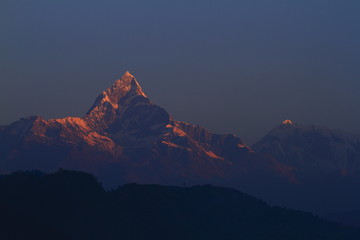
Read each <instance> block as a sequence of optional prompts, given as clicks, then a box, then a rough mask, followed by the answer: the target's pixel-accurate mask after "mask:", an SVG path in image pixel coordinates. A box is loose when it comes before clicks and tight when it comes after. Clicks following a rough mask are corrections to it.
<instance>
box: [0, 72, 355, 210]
mask: <svg viewBox="0 0 360 240" xmlns="http://www.w3.org/2000/svg"><path fill="white" fill-rule="evenodd" d="M239 127H241V126H239ZM59 168H65V169H72V170H81V171H85V172H89V173H92V174H94V175H95V176H96V177H97V178H98V179H99V180H100V181H101V182H102V183H103V184H104V186H106V187H107V188H114V187H116V186H118V185H120V184H124V183H129V182H137V183H151V184H163V185H184V184H187V185H193V184H204V183H212V184H217V185H222V186H229V187H235V188H238V189H242V190H244V191H246V192H249V193H251V194H254V195H255V196H259V197H261V198H264V199H266V200H268V201H270V202H271V203H277V204H280V205H282V206H290V207H295V208H300V209H305V210H312V211H316V212H334V211H333V210H336V211H346V210H354V209H360V191H359V190H360V189H359V184H358V183H359V179H360V136H359V135H355V134H350V133H345V132H341V131H335V130H330V129H327V128H323V127H317V126H301V125H298V124H296V123H293V122H292V121H290V120H286V121H284V122H283V123H281V124H280V125H279V126H277V127H275V128H274V129H273V130H272V131H271V132H270V133H268V134H267V135H266V136H265V137H264V138H262V139H261V140H259V141H258V142H257V143H255V144H254V145H253V146H252V147H250V146H248V145H246V143H244V142H243V141H242V140H241V139H240V138H239V137H237V136H235V135H233V134H214V133H211V132H210V131H208V130H206V129H204V128H203V127H201V126H197V125H193V124H189V123H186V122H182V121H177V120H175V119H174V118H173V117H172V116H171V115H170V114H169V113H168V112H167V111H166V110H165V109H163V108H161V107H159V106H157V105H155V104H154V103H153V102H152V101H151V100H150V99H149V98H148V97H147V95H146V94H145V93H144V92H143V90H142V88H141V86H140V85H139V83H138V82H137V80H136V79H135V77H134V76H133V75H131V74H130V73H129V72H126V73H125V74H124V75H123V76H122V77H121V78H120V79H118V80H116V82H115V83H114V84H113V85H112V86H111V87H110V88H108V89H106V90H105V91H103V92H102V93H101V94H100V95H99V96H98V97H97V98H96V100H95V102H94V104H93V105H92V107H91V108H90V109H89V111H88V112H87V113H86V115H85V116H84V117H81V118H79V117H66V118H62V119H49V120H46V119H44V118H42V117H40V116H30V117H26V118H22V119H20V120H18V121H16V122H14V123H12V124H10V125H8V126H3V127H1V128H0V172H1V173H11V172H14V171H17V170H29V169H38V170H41V171H44V172H54V171H56V170H57V169H59Z"/></svg>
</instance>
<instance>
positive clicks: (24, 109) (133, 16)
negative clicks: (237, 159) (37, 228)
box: [0, 0, 360, 144]
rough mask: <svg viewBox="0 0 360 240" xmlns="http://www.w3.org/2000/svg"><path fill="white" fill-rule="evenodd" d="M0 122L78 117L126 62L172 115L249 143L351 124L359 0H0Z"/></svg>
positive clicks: (355, 126) (359, 43) (359, 81)
mask: <svg viewBox="0 0 360 240" xmlns="http://www.w3.org/2000/svg"><path fill="white" fill-rule="evenodd" d="M0 29H1V38H0V51H1V54H0V81H1V85H0V86H1V87H0V109H1V115H0V124H2V125H5V124H9V123H11V122H12V121H15V120H17V119H19V118H20V117H22V116H28V115H42V116H44V117H45V118H55V117H65V116H82V115H83V114H84V113H85V112H86V111H87V109H88V108H89V107H90V106H91V105H92V103H93V101H94V100H95V98H96V96H97V95H98V94H99V93H100V92H101V91H102V90H103V89H105V88H107V87H108V86H110V85H111V84H112V83H113V82H114V81H115V80H116V79H117V78H119V77H120V76H121V75H122V73H124V72H125V71H126V70H129V71H130V72H131V73H132V74H133V75H135V77H136V78H137V80H138V81H139V83H140V84H141V85H142V87H143V89H144V91H145V93H146V94H147V95H148V96H149V97H150V98H151V99H152V100H153V102H155V103H156V104H158V105H160V106H162V107H164V108H165V109H167V110H168V111H169V112H170V113H171V114H172V115H173V116H174V117H175V118H176V119H177V120H182V121H187V122H189V123H195V124H199V125H202V126H205V127H207V128H208V129H209V130H211V131H214V132H217V133H222V132H231V133H235V134H237V135H239V136H240V137H242V138H243V139H244V140H245V142H247V143H250V144H251V143H252V142H254V141H255V140H257V139H258V138H260V137H261V136H263V135H264V134H265V133H266V132H267V131H269V130H270V129H271V128H273V127H274V126H275V125H277V124H279V123H281V122H282V121H283V120H285V119H291V120H293V121H294V122H297V123H300V124H317V125H323V126H328V127H330V128H336V129H343V130H347V131H351V132H354V133H360V124H359V123H360V108H359V107H360V1H359V0H345V1H344V0H337V1H333V0H282V1H280V0H263V1H261V0H259V1H256V0H245V1H241V0H234V1H226V0H222V1H210V0H209V1H196V0H189V1H186V0H182V1H176V0H174V1H170V0H166V1H151V0H143V1H136V0H129V1H121V0H114V1H106V0H101V1H100V0H98V1H94V0H86V1H79V0H61V1H50V0H2V1H0Z"/></svg>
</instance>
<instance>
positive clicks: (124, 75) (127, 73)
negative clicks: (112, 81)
mask: <svg viewBox="0 0 360 240" xmlns="http://www.w3.org/2000/svg"><path fill="white" fill-rule="evenodd" d="M123 77H131V78H135V77H134V75H132V74H131V73H130V72H129V71H126V72H125V73H124V74H123V75H122V77H121V78H123Z"/></svg>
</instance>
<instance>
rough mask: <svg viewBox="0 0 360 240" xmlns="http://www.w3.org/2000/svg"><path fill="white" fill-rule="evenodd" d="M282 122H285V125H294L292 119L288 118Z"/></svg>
mask: <svg viewBox="0 0 360 240" xmlns="http://www.w3.org/2000/svg"><path fill="white" fill-rule="evenodd" d="M282 124H284V125H293V122H292V121H291V120H288V119H287V120H285V121H283V122H282Z"/></svg>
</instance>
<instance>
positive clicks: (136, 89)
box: [86, 71, 148, 126]
mask: <svg viewBox="0 0 360 240" xmlns="http://www.w3.org/2000/svg"><path fill="white" fill-rule="evenodd" d="M134 97H142V98H146V99H147V98H148V97H147V96H146V94H145V93H144V92H143V91H142V88H141V86H140V84H139V83H138V82H137V81H136V79H135V77H134V76H133V75H132V74H131V73H130V72H128V71H126V72H125V73H124V74H123V75H122V77H121V78H120V79H118V80H116V81H115V83H114V84H113V85H112V86H111V87H109V88H108V89H106V90H105V91H103V92H102V93H101V94H100V95H99V96H98V97H97V98H96V100H95V103H94V104H93V106H92V107H91V108H90V110H89V111H88V112H87V114H86V117H87V119H88V120H89V122H90V125H98V124H99V122H100V123H101V124H100V125H103V126H107V125H108V124H109V123H110V122H112V121H114V119H115V115H116V111H117V109H119V107H120V106H121V105H123V104H124V103H120V101H121V100H122V99H125V98H127V99H129V98H134Z"/></svg>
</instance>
